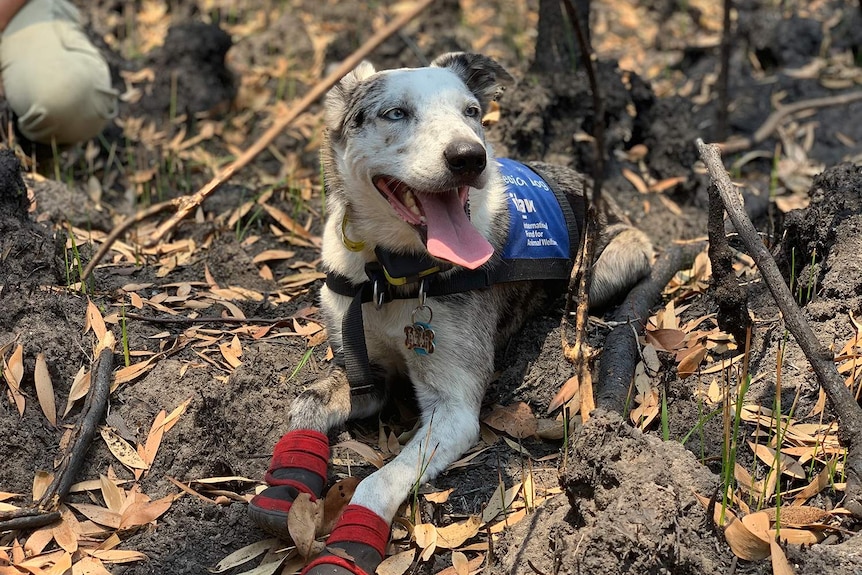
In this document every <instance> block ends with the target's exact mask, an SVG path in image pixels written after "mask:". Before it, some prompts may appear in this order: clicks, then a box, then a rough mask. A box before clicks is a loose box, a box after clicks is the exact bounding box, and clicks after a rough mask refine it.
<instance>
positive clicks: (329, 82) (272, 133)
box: [147, 0, 434, 245]
mask: <svg viewBox="0 0 862 575" xmlns="http://www.w3.org/2000/svg"><path fill="white" fill-rule="evenodd" d="M433 2H434V0H420V2H418V3H417V4H416V5H415V6H414V7H413V8H411V9H410V10H408V11H407V12H404V13H403V14H401V15H400V16H399V17H398V18H395V19H394V20H392V22H390V23H389V24H387V25H386V26H385V27H383V28H382V29H380V30H379V31H377V32H376V33H375V34H374V35H373V36H372V37H371V38H369V39H368V40H367V41H366V42H365V43H364V44H363V45H362V46H360V47H359V48H358V49H357V50H356V51H355V52H354V53H353V54H351V55H350V56H348V57H347V58H346V59H345V60H344V61H343V62H342V63H341V65H340V66H338V68H336V69H335V70H334V71H333V72H332V73H331V74H329V75H328V76H327V77H326V78H324V79H323V80H322V81H320V82H318V83H317V84H316V85H315V86H314V87H313V88H312V89H311V90H310V91H309V92H308V93H307V94H306V95H305V96H304V97H303V98H302V100H300V101H299V102H298V103H297V104H296V105H295V106H293V107H292V108H291V109H290V110H289V111H288V112H286V113H285V114H284V115H283V116H282V117H280V118H278V119H277V120H276V121H275V123H274V124H273V125H272V126H271V127H270V128H269V129H268V130H267V131H266V132H265V133H264V134H263V135H262V136H261V137H260V138H259V139H258V140H257V141H256V142H255V143H254V144H252V145H251V147H249V148H248V149H247V150H246V151H245V152H243V153H242V155H240V157H238V158H237V159H236V160H234V161H233V162H231V163H230V164H229V165H228V166H227V167H226V168H225V169H223V170H222V171H221V172H219V173H218V174H217V175H216V176H215V177H214V178H213V179H212V180H210V181H209V183H207V184H206V185H205V186H204V187H202V188H201V189H200V190H198V191H197V192H196V193H195V194H194V195H192V196H181V197H179V198H176V199H174V200H172V201H173V203H174V205H175V206H176V208H177V213H176V214H174V215H173V216H171V217H170V218H169V219H168V220H167V221H165V222H164V223H162V224H161V225H160V226H159V227H158V228H157V229H156V231H155V232H153V234H152V235H151V236H150V238H149V240H148V242H147V245H155V244H156V243H158V241H159V240H160V239H162V238H163V237H164V236H165V234H167V233H168V232H169V231H171V230H172V229H174V228H175V227H176V226H177V225H178V224H179V223H180V222H181V221H182V220H183V219H184V218H185V217H186V216H188V215H189V214H190V213H191V212H192V210H194V209H195V208H196V207H197V206H199V205H200V204H201V202H203V201H204V199H206V197H207V196H209V195H210V194H212V193H213V192H214V191H215V190H216V189H218V187H219V186H221V185H222V184H223V183H225V182H226V181H228V180H229V179H230V178H231V177H233V175H234V174H236V173H237V172H238V171H239V170H241V169H242V168H244V167H245V166H246V165H247V164H248V163H249V162H251V160H252V159H254V158H255V156H257V155H258V154H259V153H261V152H262V151H264V150H265V149H266V148H267V147H269V145H270V144H271V143H272V141H273V140H275V138H276V137H277V136H278V135H279V134H280V133H281V132H282V131H283V130H284V129H285V128H286V127H287V126H289V125H290V123H291V122H293V121H294V120H295V119H296V118H297V117H299V115H300V114H302V113H303V112H305V111H306V110H307V109H308V108H309V106H311V105H312V104H313V103H314V102H316V101H317V100H318V98H320V97H321V96H323V94H325V93H326V92H327V91H328V90H329V89H330V88H331V87H332V86H334V85H335V84H336V83H337V82H338V81H339V80H341V78H343V77H344V76H345V75H346V74H347V73H348V72H350V71H351V70H353V69H354V68H356V66H357V65H359V63H360V62H362V60H364V59H365V58H366V57H368V55H369V54H371V52H372V51H374V49H375V48H377V47H378V46H379V45H380V44H382V43H383V42H385V41H386V40H387V39H388V38H389V37H390V36H392V35H393V34H395V33H396V32H398V31H399V30H401V29H402V28H403V27H404V26H406V25H407V24H408V23H409V22H410V21H411V20H413V19H414V18H416V16H418V15H419V14H420V13H421V12H422V11H423V10H425V9H426V8H428V6H430V5H431V4H432V3H433Z"/></svg>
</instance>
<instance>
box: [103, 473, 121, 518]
mask: <svg viewBox="0 0 862 575" xmlns="http://www.w3.org/2000/svg"><path fill="white" fill-rule="evenodd" d="M99 483H100V487H101V490H102V499H104V500H105V506H107V508H108V509H110V510H111V511H113V512H114V513H120V512H121V510H122V509H123V505H124V504H125V503H126V494H125V492H123V490H122V489H120V488H119V487H117V484H116V483H114V482H113V481H111V480H110V479H108V478H107V477H106V476H104V475H100V476H99Z"/></svg>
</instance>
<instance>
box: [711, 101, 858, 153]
mask: <svg viewBox="0 0 862 575" xmlns="http://www.w3.org/2000/svg"><path fill="white" fill-rule="evenodd" d="M856 100H862V90H857V91H854V92H844V93H843V94H837V95H835V96H826V97H823V98H812V99H810V100H801V101H799V102H794V103H792V104H787V105H786V106H782V107H781V108H779V109H778V110H776V111H774V112H772V113H771V114H770V115H769V117H768V118H766V121H765V122H763V124H761V125H760V127H759V128H757V131H755V132H754V135H753V136H752V137H751V138H739V139H733V140H728V141H726V142H721V143H719V144H715V145H717V146H718V147H719V148H720V149H721V153H723V154H733V153H736V152H742V151H744V150H748V149H749V148H751V147H753V146H756V145H757V144H759V143H761V142H762V141H764V140H765V139H767V138H768V137H770V136H771V135H772V133H773V132H775V130H777V129H778V126H779V125H780V124H781V121H782V120H784V118H786V117H787V116H791V115H793V114H796V113H797V112H801V111H803V110H809V109H814V108H828V107H829V106H841V105H844V104H850V103H852V102H855V101H856Z"/></svg>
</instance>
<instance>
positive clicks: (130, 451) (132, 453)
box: [99, 427, 150, 469]
mask: <svg viewBox="0 0 862 575" xmlns="http://www.w3.org/2000/svg"><path fill="white" fill-rule="evenodd" d="M99 433H101V434H102V439H104V440H105V443H106V444H107V445H108V449H110V450H111V453H113V454H114V457H116V458H117V459H119V460H120V463H122V464H123V465H125V466H126V467H131V468H132V469H149V468H150V466H149V465H147V463H146V462H145V461H144V460H143V459H141V456H140V455H138V452H137V451H136V450H135V448H134V447H132V446H131V445H129V443H128V442H127V441H126V440H125V439H123V438H122V437H120V436H119V435H117V434H116V433H114V432H113V431H111V429H110V428H108V427H100V428H99Z"/></svg>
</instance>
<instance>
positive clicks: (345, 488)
mask: <svg viewBox="0 0 862 575" xmlns="http://www.w3.org/2000/svg"><path fill="white" fill-rule="evenodd" d="M357 485H359V478H358V477H345V478H344V479H342V480H341V481H339V482H338V483H336V484H335V485H333V486H332V487H330V488H329V491H327V492H326V497H325V498H324V499H323V522H322V524H321V527H320V531H318V535H325V534H328V533H331V532H332V529H333V528H334V527H335V523H336V522H337V521H338V518H339V517H341V512H342V511H344V508H345V507H346V506H347V504H348V503H350V500H351V498H353V493H354V491H356V486H357Z"/></svg>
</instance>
